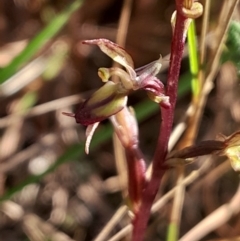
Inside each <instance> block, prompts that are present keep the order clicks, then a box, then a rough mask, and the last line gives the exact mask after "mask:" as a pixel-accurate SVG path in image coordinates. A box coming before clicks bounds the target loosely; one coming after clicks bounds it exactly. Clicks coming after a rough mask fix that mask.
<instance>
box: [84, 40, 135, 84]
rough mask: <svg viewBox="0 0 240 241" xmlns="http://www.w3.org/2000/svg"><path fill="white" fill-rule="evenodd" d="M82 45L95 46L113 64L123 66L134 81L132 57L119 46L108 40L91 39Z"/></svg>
mask: <svg viewBox="0 0 240 241" xmlns="http://www.w3.org/2000/svg"><path fill="white" fill-rule="evenodd" d="M82 43H83V44H95V45H98V47H99V48H100V49H101V50H102V51H103V52H104V53H105V54H106V55H108V56H109V57H110V58H112V59H113V60H114V61H115V62H117V63H119V64H121V65H122V66H124V67H125V68H126V69H127V71H128V73H129V75H130V76H131V78H132V79H136V73H135V71H134V65H133V60H132V57H131V56H130V55H129V54H128V53H127V52H126V51H125V50H124V49H123V48H122V47H120V46H119V45H117V44H115V43H113V42H111V41H110V40H108V39H103V38H100V39H92V40H85V41H83V42H82Z"/></svg>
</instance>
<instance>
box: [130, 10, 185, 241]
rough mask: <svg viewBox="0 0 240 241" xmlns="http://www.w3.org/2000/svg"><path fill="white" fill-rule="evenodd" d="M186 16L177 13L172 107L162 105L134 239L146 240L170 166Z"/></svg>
mask: <svg viewBox="0 0 240 241" xmlns="http://www.w3.org/2000/svg"><path fill="white" fill-rule="evenodd" d="M185 21H186V18H185V17H184V16H182V15H181V13H177V17H176V24H175V31H174V36H173V39H172V46H171V59H170V67H169V72H168V81H167V88H166V93H167V95H168V96H169V97H170V104H171V106H170V108H168V109H165V108H161V107H160V108H161V113H162V122H161V127H160V134H159V138H158V145H157V149H156V152H155V155H154V160H153V171H152V176H151V179H150V181H149V182H148V183H147V185H146V189H145V190H143V194H142V202H141V205H140V208H139V211H138V212H137V213H136V215H135V218H134V220H133V234H132V241H142V240H143V238H144V233H145V230H146V227H147V222H148V220H149V216H150V211H151V207H152V204H153V201H154V199H155V197H156V194H157V192H158V188H159V185H160V182H161V179H162V176H163V174H164V172H165V170H166V168H165V167H164V162H165V159H166V155H167V149H168V141H169V137H170V134H171V131H172V125H173V117H174V110H175V104H176V100H177V88H178V79H179V72H180V66H181V60H182V55H183V50H184V43H185V37H186V36H185V33H184V32H185Z"/></svg>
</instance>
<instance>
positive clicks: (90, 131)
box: [85, 122, 99, 154]
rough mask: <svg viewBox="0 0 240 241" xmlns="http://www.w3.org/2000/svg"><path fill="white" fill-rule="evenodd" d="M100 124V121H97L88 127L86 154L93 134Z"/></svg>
mask: <svg viewBox="0 0 240 241" xmlns="http://www.w3.org/2000/svg"><path fill="white" fill-rule="evenodd" d="M98 125H99V122H96V123H94V124H92V125H89V126H88V127H87V129H86V137H87V139H86V143H85V152H86V154H88V153H89V146H90V143H91V140H92V137H93V134H94V132H95V130H96V128H97V127H98Z"/></svg>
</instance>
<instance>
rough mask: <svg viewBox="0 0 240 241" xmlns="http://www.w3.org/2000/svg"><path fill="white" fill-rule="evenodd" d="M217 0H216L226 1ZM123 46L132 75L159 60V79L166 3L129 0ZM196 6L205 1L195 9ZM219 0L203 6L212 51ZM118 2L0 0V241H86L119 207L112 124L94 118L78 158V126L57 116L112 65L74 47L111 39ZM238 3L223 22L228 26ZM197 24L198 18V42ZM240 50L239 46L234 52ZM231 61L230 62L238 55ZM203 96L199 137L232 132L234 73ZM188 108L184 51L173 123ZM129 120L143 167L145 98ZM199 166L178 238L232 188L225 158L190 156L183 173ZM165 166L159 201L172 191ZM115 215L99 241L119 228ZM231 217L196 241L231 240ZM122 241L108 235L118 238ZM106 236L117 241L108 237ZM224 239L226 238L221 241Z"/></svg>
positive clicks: (136, 100) (223, 74) (148, 108)
mask: <svg viewBox="0 0 240 241" xmlns="http://www.w3.org/2000/svg"><path fill="white" fill-rule="evenodd" d="M225 1H227V0H225ZM129 2H130V7H128V10H129V11H130V19H129V23H128V24H127V27H128V29H127V35H126V39H125V40H126V41H125V42H126V43H125V49H126V50H127V52H128V53H129V54H130V55H131V56H132V58H133V60H134V63H135V67H136V68H138V67H140V66H143V65H145V64H147V63H149V62H151V61H154V60H156V59H158V58H159V55H160V54H161V55H162V56H163V57H164V56H166V57H165V58H164V61H165V62H164V63H165V65H164V68H163V70H162V71H161V73H160V74H159V75H158V77H159V78H160V79H161V80H162V82H163V83H165V82H166V79H167V67H168V63H169V53H170V47H171V37H172V29H171V23H170V19H171V15H172V13H173V11H174V10H175V2H174V1H173V0H171V1H169V0H161V1H160V0H138V1H132V2H131V1H129ZM203 2H205V1H203ZM223 3H224V0H222V1H212V3H211V8H210V19H209V31H208V37H207V40H208V41H207V43H206V48H207V49H208V48H211V45H212V44H214V41H215V40H214V38H213V37H212V31H213V30H214V29H216V26H217V25H218V24H219V22H218V17H219V12H220V10H221V7H222V4H223ZM123 6H124V1H119V0H118V1H117V0H101V1H94V0H85V1H75V2H74V1H70V0H58V1H57V0H14V1H13V0H2V1H0V36H1V37H0V67H1V69H0V83H1V86H0V101H1V105H0V199H1V206H0V240H1V241H2V240H4V241H23V240H31V241H43V240H53V241H56V240H58V241H60V240H76V241H89V240H93V239H94V237H96V236H97V234H98V233H99V232H100V231H101V230H102V229H103V227H104V226H105V225H106V223H107V222H108V221H109V220H110V218H111V217H112V216H113V214H114V213H115V212H116V210H117V209H118V208H119V207H120V206H121V205H122V204H123V203H124V200H123V198H122V193H123V192H124V190H123V186H124V184H123V185H122V182H124V181H126V180H122V179H121V173H119V167H117V166H118V165H116V162H115V157H114V148H113V144H112V138H111V135H112V134H111V133H112V130H111V127H110V125H109V122H108V121H104V122H103V123H101V124H100V126H99V127H98V129H97V131H96V134H95V135H94V137H93V143H92V145H91V146H90V154H89V155H86V154H85V153H84V141H85V127H84V126H81V125H77V124H76V123H75V120H74V119H73V118H69V117H66V116H63V115H62V112H74V111H75V110H76V107H77V104H78V103H80V102H81V100H83V99H85V98H87V97H88V96H89V95H90V94H91V93H92V92H93V90H96V89H97V88H99V87H100V86H101V85H102V83H101V80H100V79H99V77H98V75H97V70H98V68H100V67H110V66H111V65H112V61H111V59H110V58H109V57H107V56H106V55H105V54H103V53H102V52H101V51H100V50H99V49H98V48H97V47H93V46H88V45H83V44H82V43H81V41H82V40H85V39H95V38H107V39H109V40H111V41H113V42H115V41H116V37H117V33H118V24H119V19H120V16H121V13H122V11H123V9H124V8H123ZM239 13H240V10H239V6H238V7H237V11H236V12H235V13H234V19H235V20H239ZM201 26H202V18H199V19H197V21H196V28H197V34H198V35H199V34H200V32H201ZM239 49H240V48H239ZM239 49H238V51H239ZM238 60H239V59H238ZM214 84H215V85H214V88H213V90H212V91H211V93H210V96H209V99H208V102H207V105H206V108H205V110H204V113H203V117H202V120H201V126H200V131H199V134H198V138H197V139H198V141H200V140H205V139H215V137H216V135H217V134H219V133H222V134H224V135H230V134H232V133H233V132H235V131H237V130H238V129H239V123H240V98H239V96H240V95H239V90H240V87H239V76H238V72H237V69H236V65H234V64H233V63H232V62H229V61H225V62H224V63H223V64H222V65H221V66H219V71H218V74H217V76H216V79H215V82H214ZM190 102H191V88H190V77H189V62H188V53H187V49H186V51H185V56H184V59H183V63H182V69H181V78H180V86H179V97H178V103H177V107H176V112H175V126H176V125H177V124H178V123H179V121H180V119H181V118H182V116H184V114H185V113H186V110H187V108H188V105H189V103H190ZM129 105H131V106H133V107H134V108H135V111H136V115H137V116H138V118H139V131H140V146H141V149H142V151H143V152H144V155H145V157H146V159H147V161H148V162H149V163H150V161H151V158H152V156H153V154H154V150H155V148H156V141H157V136H158V130H159V122H160V113H159V110H158V106H157V104H154V103H151V102H150V101H149V100H148V98H147V96H146V94H145V93H144V92H141V91H139V92H137V93H134V94H132V95H131V96H130V98H129ZM206 160H208V162H209V163H210V164H209V166H208V167H207V169H206V170H205V171H204V172H203V173H201V175H200V177H199V178H198V179H197V180H196V181H195V182H193V183H191V184H190V185H189V187H188V188H187V194H186V197H185V203H184V208H183V216H182V222H181V235H182V234H184V233H185V232H186V231H187V230H189V229H190V228H191V227H193V226H194V225H195V224H197V223H198V222H199V221H200V220H202V219H203V218H204V217H206V216H207V215H208V214H209V213H211V212H212V211H213V210H214V209H216V208H217V207H219V206H220V205H222V204H224V203H225V202H228V201H229V200H230V199H231V197H232V196H233V194H234V193H235V191H236V188H237V186H238V175H237V174H236V173H234V171H233V170H232V169H231V167H230V165H229V162H228V161H226V158H216V157H212V158H211V159H209V158H208V159H207V158H206V157H204V158H198V159H197V160H196V162H194V163H193V164H191V165H189V166H187V168H186V173H187V174H188V173H190V172H191V171H192V170H198V169H199V168H200V166H201V165H202V163H204V162H205V161H206ZM175 181H176V178H175V172H174V170H172V169H171V170H169V171H168V172H167V173H166V176H165V177H164V180H163V182H162V185H161V188H160V192H159V197H160V195H161V194H164V193H166V192H167V191H169V190H170V189H171V188H172V187H174V185H175ZM171 206H172V202H171V200H170V201H169V202H167V203H166V204H165V206H164V208H163V209H159V210H158V211H156V213H155V214H154V215H153V217H152V219H151V220H150V224H149V229H148V231H147V237H148V238H149V240H165V237H166V229H167V225H168V221H169V216H170V212H171ZM129 221H130V217H129V216H128V215H125V216H124V217H122V218H119V221H118V223H117V225H115V226H114V227H113V228H112V229H111V232H110V235H109V237H110V236H112V235H114V234H115V233H116V232H117V231H119V230H121V229H122V228H123V227H125V226H126V225H127V224H128V223H129ZM239 230H240V216H239V215H237V216H236V217H235V218H234V219H232V220H231V222H229V223H227V224H225V225H224V226H223V227H221V228H219V229H217V230H216V231H215V232H212V233H211V234H209V235H208V236H207V237H206V238H205V239H204V240H210V239H217V238H218V239H221V238H224V237H228V238H229V237H235V236H240V231H239ZM128 239H129V236H128V235H126V237H124V238H122V239H119V240H128ZM116 240H117V239H116ZM229 240H230V239H229Z"/></svg>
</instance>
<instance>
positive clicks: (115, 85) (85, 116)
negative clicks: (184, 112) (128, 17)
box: [63, 39, 170, 153]
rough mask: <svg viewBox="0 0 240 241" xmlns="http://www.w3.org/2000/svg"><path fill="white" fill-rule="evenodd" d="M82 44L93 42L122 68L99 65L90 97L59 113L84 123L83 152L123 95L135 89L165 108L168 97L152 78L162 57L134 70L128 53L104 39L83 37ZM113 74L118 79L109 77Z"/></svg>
mask: <svg viewBox="0 0 240 241" xmlns="http://www.w3.org/2000/svg"><path fill="white" fill-rule="evenodd" d="M83 44H89V45H97V46H98V47H99V48H100V49H101V50H102V52H104V53H105V54H107V55H108V56H109V57H110V58H112V59H113V60H114V61H115V62H117V63H119V64H121V65H122V66H123V67H124V68H125V69H126V71H125V70H123V69H121V68H118V67H112V68H99V70H98V75H99V77H100V78H101V79H102V81H103V82H104V83H105V84H104V85H103V86H102V87H101V88H100V89H98V90H97V91H96V92H94V93H93V95H92V96H90V98H88V99H86V100H85V101H84V102H83V103H81V104H80V105H79V107H78V109H77V111H76V113H63V114H65V115H67V116H70V117H74V118H75V119H76V122H77V123H79V124H82V125H86V126H87V130H86V137H87V140H86V145H85V151H86V153H88V149H89V144H90V141H91V138H92V136H93V133H94V131H95V129H96V128H97V126H98V124H99V123H100V122H101V121H102V120H104V119H106V118H108V117H110V116H113V115H115V114H116V113H118V112H119V111H121V110H122V109H123V108H124V107H125V106H126V105H127V96H128V95H129V93H130V92H132V91H136V90H138V89H144V90H146V91H147V93H148V96H149V97H150V98H151V99H152V100H153V101H155V102H157V103H159V104H160V105H162V106H163V107H166V108H168V107H169V105H170V104H169V97H168V96H165V91H164V85H163V84H162V82H161V81H160V80H159V79H158V78H157V77H156V75H157V74H158V73H159V71H160V69H161V66H162V58H161V57H160V58H159V59H158V60H156V61H154V62H152V63H150V64H148V65H146V66H143V67H141V68H139V69H136V70H134V64H133V60H132V58H131V56H130V55H129V54H128V53H127V52H126V51H125V50H124V49H123V48H122V47H120V46H119V45H117V44H115V43H113V42H111V41H109V40H107V39H93V40H85V41H83ZM113 76H117V77H118V78H111V77H113Z"/></svg>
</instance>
